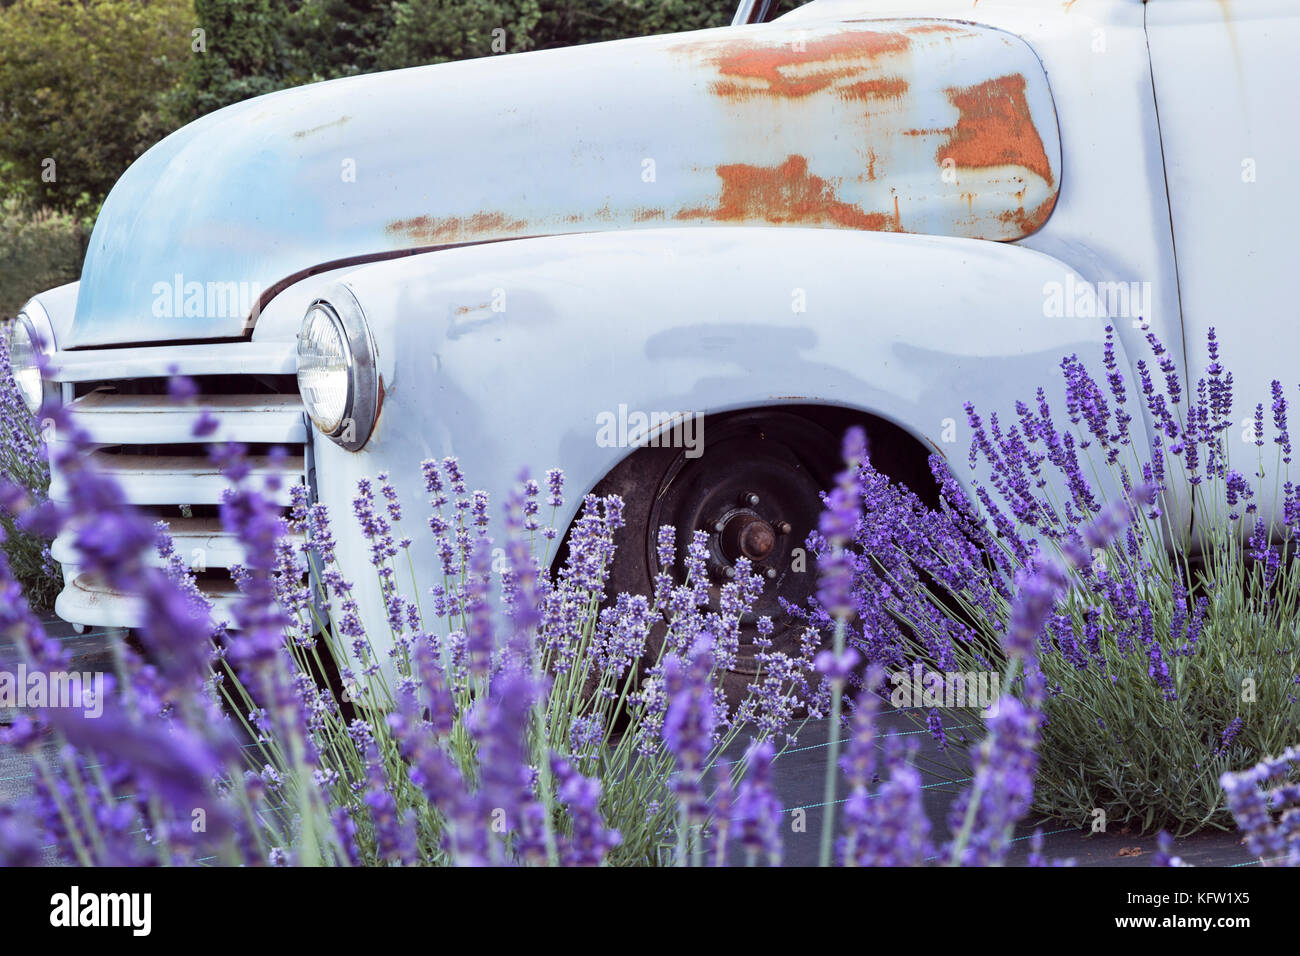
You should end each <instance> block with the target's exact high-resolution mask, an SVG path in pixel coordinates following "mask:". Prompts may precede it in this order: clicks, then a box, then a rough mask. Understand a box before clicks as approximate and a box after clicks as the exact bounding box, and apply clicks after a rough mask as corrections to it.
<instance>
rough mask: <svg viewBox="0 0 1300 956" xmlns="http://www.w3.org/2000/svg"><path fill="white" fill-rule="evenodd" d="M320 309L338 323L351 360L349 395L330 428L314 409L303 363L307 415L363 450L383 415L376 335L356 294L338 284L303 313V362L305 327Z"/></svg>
mask: <svg viewBox="0 0 1300 956" xmlns="http://www.w3.org/2000/svg"><path fill="white" fill-rule="evenodd" d="M317 311H319V312H321V313H323V314H324V315H325V316H326V317H327V318H328V320H329V321H331V322H333V323H334V326H335V329H336V331H337V332H338V333H339V334H340V336H341V338H342V341H343V358H344V360H345V361H346V363H347V399H346V401H345V402H344V408H343V414H342V416H341V417H340V418H339V421H338V424H337V425H333V426H332V427H329V428H326V427H322V424H321V423H320V422H319V421H318V420H317V417H316V415H314V414H313V413H312V407H311V401H310V399H309V398H308V396H307V394H306V392H305V390H304V389H303V383H302V370H301V367H300V368H299V373H298V375H299V377H298V391H299V394H300V395H302V399H303V407H304V409H306V411H307V417H308V418H310V419H311V422H312V424H313V425H315V426H316V429H317V431H319V432H321V434H323V435H325V436H326V437H328V438H329V439H330V440H331V441H333V442H334V443H335V444H337V445H339V446H341V447H342V448H345V449H347V450H348V451H360V450H361V448H362V447H364V446H365V444H366V442H367V441H369V440H370V435H371V433H372V432H373V431H374V428H375V421H376V419H377V417H378V415H379V370H378V368H377V366H376V362H375V340H374V336H373V334H372V333H371V331H370V325H369V323H367V322H366V317H365V313H364V312H363V311H362V309H361V304H360V303H359V302H357V300H356V297H355V296H354V295H353V294H352V292H351V291H350V290H349V289H347V287H345V286H337V287H335V288H334V289H332V290H330V292H329V293H328V294H327V295H325V296H321V297H320V298H317V299H315V300H314V301H313V302H312V303H311V305H309V306H308V307H307V311H306V312H305V313H303V320H302V325H301V326H300V327H299V330H298V355H299V359H300V362H299V365H300V366H301V355H302V345H303V330H304V329H305V328H306V326H307V322H308V321H309V320H310V319H311V318H312V313H313V312H317ZM327 424H329V423H327Z"/></svg>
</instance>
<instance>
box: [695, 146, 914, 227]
mask: <svg viewBox="0 0 1300 956" xmlns="http://www.w3.org/2000/svg"><path fill="white" fill-rule="evenodd" d="M718 176H719V178H720V179H721V180H722V193H721V196H720V197H719V200H718V205H717V206H716V207H715V208H713V209H706V208H695V209H683V210H681V211H679V212H678V213H677V214H676V217H675V218H677V219H715V220H719V221H723V222H746V221H754V220H762V221H765V222H778V223H798V224H803V225H827V224H834V225H837V226H845V227H848V228H850V229H868V230H872V231H876V232H880V231H886V230H889V229H890V227H891V225H895V226H896V224H897V222H896V221H897V213H895V216H894V217H893V218H892V219H891V217H889V216H887V215H885V214H884V213H879V212H866V211H864V210H862V209H861V208H859V207H858V206H855V205H854V204H853V203H848V202H844V201H843V200H841V199H839V198H838V197H837V196H836V195H835V189H834V187H833V186H832V185H831V184H830V183H829V182H827V181H826V180H825V179H822V178H821V177H820V176H814V175H813V174H811V173H810V172H808V160H807V159H806V158H805V157H803V156H799V155H794V156H790V157H789V158H788V159H786V161H785V162H783V163H781V164H780V165H779V166H751V165H749V164H747V163H732V164H728V165H723V166H719V167H718Z"/></svg>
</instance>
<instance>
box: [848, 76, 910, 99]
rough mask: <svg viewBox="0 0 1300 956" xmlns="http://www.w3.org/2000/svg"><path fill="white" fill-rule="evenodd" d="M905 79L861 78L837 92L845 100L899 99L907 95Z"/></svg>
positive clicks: (896, 77)
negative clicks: (860, 80) (858, 81)
mask: <svg viewBox="0 0 1300 956" xmlns="http://www.w3.org/2000/svg"><path fill="white" fill-rule="evenodd" d="M907 89H908V87H907V80H905V79H903V78H902V77H899V76H890V77H886V78H885V79H881V80H863V81H862V82H860V83H850V84H849V85H848V86H845V87H843V88H842V89H840V90H839V91H838V92H839V94H840V96H841V97H843V98H844V99H846V100H863V101H866V102H869V101H871V100H901V99H902V98H903V97H904V96H906V95H907Z"/></svg>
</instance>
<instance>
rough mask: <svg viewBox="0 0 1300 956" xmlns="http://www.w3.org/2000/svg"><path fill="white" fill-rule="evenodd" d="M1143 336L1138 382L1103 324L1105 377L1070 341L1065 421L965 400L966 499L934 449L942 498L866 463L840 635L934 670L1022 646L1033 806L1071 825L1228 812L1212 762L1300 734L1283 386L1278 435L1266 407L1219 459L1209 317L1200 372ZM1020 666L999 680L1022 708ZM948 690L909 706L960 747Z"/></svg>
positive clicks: (1225, 430)
mask: <svg viewBox="0 0 1300 956" xmlns="http://www.w3.org/2000/svg"><path fill="white" fill-rule="evenodd" d="M1148 343H1149V345H1150V348H1151V353H1152V354H1151V360H1150V361H1151V363H1154V366H1155V368H1152V365H1151V364H1150V363H1149V362H1148V360H1146V359H1143V360H1140V361H1138V362H1137V363H1136V366H1135V367H1136V372H1137V382H1136V387H1134V383H1132V382H1130V381H1129V380H1128V379H1126V377H1125V375H1124V373H1123V372H1122V371H1121V370H1120V368H1119V364H1118V362H1117V359H1116V354H1115V349H1114V340H1113V331H1112V330H1110V329H1107V340H1106V348H1105V368H1104V370H1102V371H1103V373H1104V374H1103V378H1102V380H1101V381H1098V380H1097V379H1096V378H1094V377H1093V375H1092V374H1091V373H1090V372H1089V370H1088V369H1087V368H1085V367H1084V365H1083V363H1081V362H1080V361H1079V360H1078V359H1077V357H1074V356H1071V357H1069V358H1066V359H1065V360H1063V361H1062V363H1061V369H1062V372H1063V375H1064V378H1065V394H1066V408H1065V418H1067V419H1068V425H1067V424H1065V423H1064V422H1063V421H1061V420H1060V419H1059V418H1058V415H1057V413H1056V412H1055V411H1054V410H1053V409H1051V408H1050V407H1049V405H1048V403H1047V400H1046V398H1045V395H1044V392H1043V390H1042V389H1039V390H1038V393H1037V397H1036V401H1035V402H1034V403H1033V404H1032V405H1030V404H1027V403H1020V404H1018V405H1017V407H1016V409H1015V419H1014V420H1013V422H1011V423H1008V424H1004V423H1003V421H1001V420H1000V419H999V417H998V415H997V414H995V413H994V414H989V415H988V416H987V420H985V418H984V417H982V416H981V415H980V414H979V413H978V412H977V410H976V409H975V407H974V406H973V405H967V406H966V411H967V415H968V418H969V423H970V426H971V428H972V431H973V433H974V438H973V441H972V445H971V450H970V464H971V466H972V468H973V467H975V465H976V464H977V463H979V464H982V465H984V466H985V467H986V468H987V471H988V473H989V474H991V476H992V477H991V481H990V482H989V485H988V486H980V487H978V489H977V491H976V493H975V499H976V500H974V501H972V500H971V499H970V498H968V497H967V495H966V494H965V493H964V492H963V490H962V488H961V486H960V485H959V484H958V483H957V481H956V480H955V478H954V477H953V475H952V473H951V472H950V471H949V470H948V468H947V467H946V465H945V464H944V462H943V461H942V460H941V459H939V458H938V457H935V458H932V461H931V465H932V470H933V473H934V475H935V478H936V480H937V481H938V483H939V485H940V488H941V500H942V506H941V508H940V509H939V510H937V511H932V510H930V509H929V508H927V507H926V506H925V505H924V504H922V503H921V501H920V500H919V499H918V498H917V497H916V496H915V495H913V494H911V493H910V492H908V491H907V490H906V489H903V488H900V487H898V486H894V485H891V484H890V483H889V482H888V480H887V479H885V478H884V477H883V476H882V475H880V474H879V473H878V472H876V471H874V470H873V469H872V468H871V467H870V465H869V464H864V465H863V466H862V468H861V469H860V470H859V473H858V475H857V478H856V490H857V494H858V496H859V498H860V500H861V502H862V506H863V509H864V517H863V520H862V521H861V522H860V523H859V525H858V527H857V530H856V532H855V535H854V540H853V545H854V547H853V549H852V554H853V558H852V564H853V568H852V572H851V573H852V576H853V586H852V591H853V601H852V607H853V612H854V618H853V623H852V625H851V627H850V631H849V643H850V644H851V645H852V646H855V647H856V648H858V649H859V650H860V651H861V653H862V655H863V656H864V657H865V658H866V660H867V662H868V663H869V664H872V665H875V666H878V667H880V668H881V669H882V671H883V672H885V673H891V674H892V673H898V672H902V671H905V670H907V669H908V668H911V667H912V666H913V665H915V664H918V663H919V664H920V665H921V666H922V668H923V672H924V673H927V674H928V673H936V674H952V673H969V672H1000V671H1001V670H1002V669H1003V668H1004V666H1005V664H1006V661H1007V657H1008V653H1009V646H1008V645H1009V644H1014V645H1017V646H1024V645H1026V644H1032V645H1033V646H1034V647H1035V648H1036V649H1037V652H1038V655H1039V659H1040V661H1041V680H1042V688H1041V693H1042V697H1043V715H1044V721H1043V725H1042V727H1041V733H1042V747H1041V749H1040V751H1039V754H1040V757H1039V766H1038V778H1037V785H1036V788H1035V790H1034V797H1035V799H1034V805H1035V807H1036V809H1037V810H1039V811H1041V812H1045V813H1047V814H1050V815H1052V816H1056V817H1061V818H1064V819H1065V820H1067V821H1069V822H1071V823H1074V824H1076V825H1092V824H1093V823H1095V822H1096V821H1098V820H1101V821H1103V822H1107V821H1108V822H1109V823H1120V822H1128V823H1136V824H1138V825H1140V826H1141V827H1143V828H1144V829H1150V828H1153V827H1170V828H1173V829H1175V830H1176V831H1179V832H1187V831H1190V830H1194V829H1196V828H1198V827H1202V826H1214V827H1226V826H1229V825H1230V824H1231V817H1230V814H1229V808H1228V804H1227V803H1225V799H1224V793H1223V790H1222V788H1221V786H1220V777H1221V775H1223V774H1224V773H1225V772H1227V771H1229V770H1232V769H1234V768H1240V767H1243V766H1246V765H1248V764H1250V763H1252V762H1254V761H1256V760H1259V759H1261V758H1262V757H1263V756H1264V755H1265V754H1269V753H1277V752H1279V751H1281V750H1283V749H1284V748H1285V747H1286V746H1287V745H1288V744H1291V743H1293V742H1294V741H1295V740H1296V739H1297V738H1298V737H1300V728H1298V727H1297V723H1296V721H1297V717H1300V706H1298V705H1297V694H1298V693H1300V688H1298V687H1297V682H1298V681H1300V644H1298V643H1297V630H1296V620H1297V615H1298V614H1300V564H1297V562H1295V561H1294V560H1292V558H1293V550H1294V540H1295V536H1296V534H1297V532H1300V490H1298V489H1297V487H1296V485H1295V484H1294V483H1293V481H1292V480H1291V478H1290V476H1289V474H1288V468H1289V465H1290V462H1291V443H1290V438H1289V433H1288V430H1287V410H1288V403H1287V400H1286V398H1285V391H1284V390H1283V388H1282V386H1281V384H1280V383H1278V382H1273V383H1272V394H1273V403H1272V409H1271V416H1270V417H1271V419H1272V427H1273V436H1272V443H1271V444H1272V446H1273V449H1272V450H1271V451H1269V452H1268V453H1267V454H1266V441H1265V409H1264V408H1263V406H1262V405H1261V406H1259V407H1257V408H1256V409H1255V413H1254V418H1253V426H1252V428H1251V433H1250V435H1249V436H1248V437H1249V439H1250V444H1249V446H1248V447H1249V449H1250V453H1249V455H1248V456H1247V457H1248V458H1249V463H1248V464H1245V465H1243V464H1237V465H1236V467H1234V462H1233V461H1232V460H1230V457H1236V456H1230V454H1229V453H1230V448H1231V446H1232V445H1233V444H1234V443H1236V444H1240V443H1237V442H1235V439H1236V438H1237V436H1238V434H1239V430H1238V428H1239V426H1237V425H1235V423H1234V416H1233V395H1232V392H1233V379H1232V375H1231V373H1229V372H1227V371H1226V369H1225V368H1224V366H1223V365H1222V363H1220V361H1219V354H1218V343H1217V341H1216V339H1215V336H1214V332H1213V330H1211V331H1210V333H1209V339H1208V349H1209V355H1210V365H1209V366H1208V372H1207V376H1206V377H1205V378H1203V379H1201V380H1200V381H1199V382H1198V383H1197V384H1196V386H1195V388H1194V389H1188V390H1187V391H1184V389H1183V386H1182V383H1181V382H1180V380H1179V376H1178V373H1177V370H1176V366H1175V363H1174V362H1173V360H1172V358H1171V357H1170V356H1169V355H1168V353H1167V352H1166V350H1165V348H1164V347H1163V346H1162V345H1161V343H1160V342H1159V341H1158V340H1157V339H1156V338H1155V337H1154V336H1153V335H1151V336H1148ZM1143 409H1145V411H1146V412H1147V413H1149V415H1150V418H1151V420H1152V421H1153V422H1154V425H1155V430H1154V437H1153V439H1152V441H1151V444H1150V447H1143V446H1141V445H1140V444H1139V443H1138V442H1137V441H1136V440H1135V435H1134V433H1133V432H1132V431H1131V429H1130V425H1131V423H1132V421H1133V418H1134V416H1135V415H1140V414H1142V410H1143ZM1099 461H1100V462H1101V465H1100V467H1099V468H1098V469H1096V470H1094V466H1093V465H1092V464H1091V463H1096V462H1099ZM1239 468H1245V469H1247V471H1242V470H1238V469H1239ZM1247 473H1249V475H1250V478H1248V477H1247ZM1049 476H1050V477H1051V480H1050V481H1049ZM1139 486H1140V487H1145V488H1149V489H1150V490H1151V491H1152V492H1153V493H1154V498H1153V500H1152V501H1151V503H1150V504H1148V505H1146V506H1144V507H1142V508H1141V509H1140V510H1139V511H1138V513H1137V514H1136V518H1135V520H1134V521H1133V522H1132V524H1131V525H1129V526H1128V527H1127V528H1121V527H1120V525H1119V524H1118V523H1117V522H1116V518H1115V512H1113V511H1110V510H1108V508H1109V507H1111V506H1108V505H1107V504H1106V501H1107V498H1108V497H1109V498H1112V499H1114V498H1116V497H1118V498H1119V499H1120V501H1121V503H1123V502H1124V501H1126V500H1128V499H1131V498H1132V494H1133V490H1134V488H1135V487H1139ZM1054 489H1064V492H1063V493H1058V492H1057V491H1055V490H1054ZM1255 489H1265V491H1272V492H1274V493H1275V494H1274V498H1273V499H1271V501H1272V502H1275V505H1276V506H1275V507H1274V508H1271V509H1270V508H1269V507H1267V506H1268V505H1269V504H1270V501H1265V502H1263V504H1264V505H1265V506H1264V507H1261V501H1259V500H1257V499H1256V490H1255ZM1261 497H1263V495H1261ZM1189 514H1190V515H1191V517H1192V519H1193V522H1194V527H1195V529H1196V536H1195V537H1192V535H1191V534H1189V532H1188V530H1187V528H1186V526H1185V525H1186V523H1185V519H1186V517H1187V516H1188V515H1189ZM815 543H816V544H818V546H819V547H820V549H821V551H822V553H823V554H829V553H833V552H835V550H836V547H835V545H834V543H833V542H829V541H826V540H822V541H820V542H815ZM1049 559H1051V560H1057V561H1062V562H1064V565H1065V566H1066V567H1068V568H1070V571H1069V574H1068V579H1067V580H1065V581H1063V582H1061V590H1062V597H1061V599H1060V600H1059V602H1056V603H1054V604H1053V603H1050V602H1048V600H1047V595H1046V594H1045V593H1034V588H1038V589H1039V591H1040V592H1041V585H1042V582H1043V578H1042V577H1041V576H1035V575H1034V574H1031V571H1032V570H1033V569H1034V568H1036V567H1037V566H1038V565H1039V563H1040V562H1042V561H1044V560H1049ZM1027 588H1028V589H1029V590H1028V591H1027V590H1026V589H1027ZM1017 602H1019V604H1017ZM1030 603H1034V604H1037V605H1039V609H1040V610H1041V612H1042V614H1043V625H1042V627H1040V628H1036V629H1032V630H1031V629H1029V628H1027V627H1025V626H1024V622H1023V621H1020V620H1018V618H1017V611H1016V608H1017V607H1018V606H1019V607H1021V608H1022V609H1023V608H1024V607H1025V606H1027V604H1030ZM834 617H835V615H834V612H833V610H832V609H830V608H827V607H818V608H815V609H814V611H813V612H812V613H810V615H809V618H810V622H811V623H813V624H815V625H818V626H829V625H830V621H831V619H832V618H834ZM1029 680H1030V675H1029V674H1028V673H1025V674H1022V676H1021V677H1019V678H1018V679H1017V681H1016V683H1015V685H1014V687H1013V688H1012V689H1013V690H1014V691H1015V693H1016V696H1017V697H1018V698H1019V699H1020V700H1021V701H1023V702H1025V703H1028V704H1029V705H1030V707H1031V709H1033V707H1034V705H1033V703H1032V700H1031V698H1032V697H1033V694H1034V693H1037V691H1031V688H1030V686H1029V683H1028V682H1029ZM1004 686H1005V685H1004ZM945 702H946V701H940V702H939V704H938V705H937V706H935V707H932V708H928V709H922V710H920V711H917V712H915V713H917V715H918V719H921V720H924V722H925V725H926V726H927V728H928V729H929V730H930V732H931V733H932V734H933V735H934V736H935V738H936V740H937V741H938V742H939V743H940V745H941V746H946V747H947V746H950V747H952V748H953V749H955V750H958V751H960V750H961V749H962V747H961V743H962V741H961V736H960V734H959V733H953V734H949V733H948V731H947V728H953V727H957V726H959V725H960V724H963V723H964V724H967V725H968V724H969V722H970V717H971V712H970V711H969V710H967V711H960V710H954V709H951V708H945V707H944V706H943V703H945ZM1010 719H1012V718H1008V717H1007V715H1006V714H1005V713H1003V714H1001V715H1000V716H998V717H997V718H995V719H994V720H991V721H990V722H989V723H990V729H991V730H992V731H993V733H994V734H995V735H996V734H997V733H998V732H999V728H1000V727H1005V726H1007V721H1008V720H1010ZM1009 732H1012V733H1016V734H1019V733H1020V732H1021V731H1019V730H1009Z"/></svg>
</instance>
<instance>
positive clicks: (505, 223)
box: [384, 212, 528, 246]
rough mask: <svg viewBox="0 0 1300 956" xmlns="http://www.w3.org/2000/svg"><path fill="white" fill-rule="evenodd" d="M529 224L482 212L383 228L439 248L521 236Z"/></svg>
mask: <svg viewBox="0 0 1300 956" xmlns="http://www.w3.org/2000/svg"><path fill="white" fill-rule="evenodd" d="M527 225H528V223H526V222H525V221H524V220H522V219H509V218H507V217H506V214H505V213H502V212H480V213H475V214H474V215H472V216H464V217H462V216H447V217H445V218H442V219H434V218H433V217H431V216H416V217H415V218H413V219H398V220H396V221H394V222H390V223H389V224H388V225H387V226H385V227H384V231H385V232H386V233H388V234H389V235H390V236H402V237H405V238H406V239H409V240H412V241H413V242H414V243H415V244H416V245H427V246H436V245H440V244H442V243H444V242H463V241H465V240H468V239H476V238H481V237H483V236H486V235H493V234H497V233H518V232H522V231H523V230H524V229H525V228H526V227H527Z"/></svg>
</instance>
